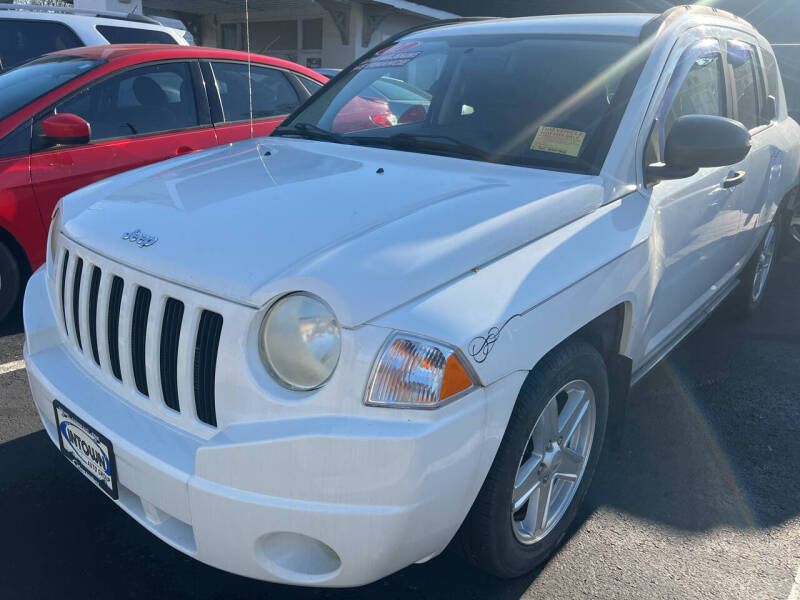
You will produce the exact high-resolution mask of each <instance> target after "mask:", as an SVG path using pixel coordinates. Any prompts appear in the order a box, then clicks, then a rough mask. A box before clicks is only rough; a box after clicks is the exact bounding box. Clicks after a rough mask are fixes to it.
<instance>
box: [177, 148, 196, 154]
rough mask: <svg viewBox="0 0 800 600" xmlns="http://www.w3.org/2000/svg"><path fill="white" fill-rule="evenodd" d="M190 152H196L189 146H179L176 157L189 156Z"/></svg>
mask: <svg viewBox="0 0 800 600" xmlns="http://www.w3.org/2000/svg"><path fill="white" fill-rule="evenodd" d="M189 152H194V148H190V147H189V146H178V149H177V150H175V156H180V155H181V154H189Z"/></svg>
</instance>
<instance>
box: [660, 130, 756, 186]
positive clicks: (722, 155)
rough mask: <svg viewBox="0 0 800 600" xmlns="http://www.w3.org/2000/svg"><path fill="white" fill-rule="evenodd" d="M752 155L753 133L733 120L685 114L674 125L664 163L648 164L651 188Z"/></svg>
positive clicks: (665, 151) (666, 148) (728, 164)
mask: <svg viewBox="0 0 800 600" xmlns="http://www.w3.org/2000/svg"><path fill="white" fill-rule="evenodd" d="M749 152H750V132H749V131H747V128H746V127H745V126H744V125H742V124H741V123H739V122H738V121H734V120H732V119H726V118H725V117H712V116H708V115H686V116H683V117H681V118H679V119H678V120H677V121H675V123H674V124H673V125H672V129H671V130H670V132H669V135H668V136H667V143H666V146H665V149H664V162H663V163H656V164H652V165H648V166H647V168H646V169H645V175H646V178H647V183H648V185H655V184H657V183H658V182H660V181H663V180H665V179H685V178H687V177H691V176H692V175H694V174H695V173H697V172H698V171H699V170H700V169H703V168H708V167H727V166H730V165H735V164H736V163H738V162H741V161H742V160H744V158H745V157H746V156H747V154H748V153H749Z"/></svg>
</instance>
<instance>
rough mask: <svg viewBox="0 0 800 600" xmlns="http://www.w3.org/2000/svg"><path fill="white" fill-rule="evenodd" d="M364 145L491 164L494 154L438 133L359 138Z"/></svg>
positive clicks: (396, 134)
mask: <svg viewBox="0 0 800 600" xmlns="http://www.w3.org/2000/svg"><path fill="white" fill-rule="evenodd" d="M357 140H358V142H359V143H361V144H363V145H375V146H387V147H389V148H396V149H398V150H411V151H413V150H418V151H421V152H430V153H433V154H444V155H447V156H461V157H465V158H477V159H479V160H483V161H487V162H491V161H492V160H493V158H492V154H491V153H489V152H486V151H485V150H482V149H481V148H478V147H477V146H473V145H471V144H467V143H466V142H462V141H461V140H459V139H456V138H454V137H450V136H449V135H443V134H442V135H440V134H436V133H395V134H394V135H390V136H388V137H383V136H363V137H359V138H357Z"/></svg>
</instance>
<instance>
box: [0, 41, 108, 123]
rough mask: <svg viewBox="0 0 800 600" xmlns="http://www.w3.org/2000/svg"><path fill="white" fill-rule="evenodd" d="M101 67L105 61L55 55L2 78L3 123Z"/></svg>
mask: <svg viewBox="0 0 800 600" xmlns="http://www.w3.org/2000/svg"><path fill="white" fill-rule="evenodd" d="M101 64H103V61H101V60H90V59H88V58H81V57H79V56H65V55H60V54H55V55H52V56H45V57H43V58H39V59H37V60H34V61H31V62H29V63H25V64H24V65H21V66H19V67H17V68H16V69H11V70H10V71H6V72H5V73H3V74H0V120H2V119H5V118H6V117H7V116H9V115H12V114H14V113H15V112H16V111H18V110H19V109H20V108H23V107H24V106H26V105H28V104H30V103H31V102H33V101H34V100H36V99H37V98H40V97H41V96H44V95H45V94H47V93H48V92H51V91H53V90H54V89H56V88H57V87H58V86H60V85H63V84H65V83H67V82H68V81H71V80H72V79H75V78H76V77H79V76H81V75H83V74H84V73H86V72H87V71H90V70H91V69H94V68H95V67H97V66H99V65H101Z"/></svg>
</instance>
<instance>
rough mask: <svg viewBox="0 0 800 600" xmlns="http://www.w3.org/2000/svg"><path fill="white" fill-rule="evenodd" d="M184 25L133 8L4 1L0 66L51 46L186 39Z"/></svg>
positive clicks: (7, 66)
mask: <svg viewBox="0 0 800 600" xmlns="http://www.w3.org/2000/svg"><path fill="white" fill-rule="evenodd" d="M185 33H186V32H185V31H181V30H179V29H173V28H172V27H165V26H163V25H162V24H161V23H159V22H158V21H156V20H155V19H152V18H150V17H145V16H143V15H138V14H135V13H131V14H125V13H117V12H103V11H95V10H81V9H75V8H69V7H59V6H40V5H27V4H0V71H4V70H8V69H13V68H14V67H16V66H18V65H21V64H22V63H24V62H27V61H29V60H31V59H33V58H37V57H39V56H41V55H43V54H47V53H48V52H55V51H56V50H64V49H66V48H76V47H78V46H103V45H105V44H180V45H183V46H186V45H188V43H189V42H188V41H186V38H185V37H184V35H185Z"/></svg>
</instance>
